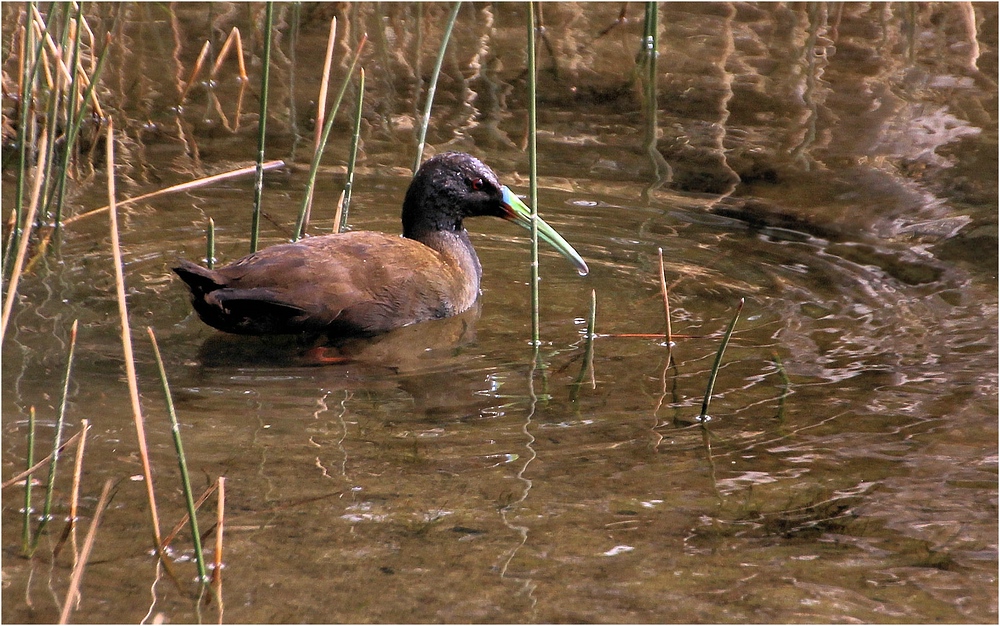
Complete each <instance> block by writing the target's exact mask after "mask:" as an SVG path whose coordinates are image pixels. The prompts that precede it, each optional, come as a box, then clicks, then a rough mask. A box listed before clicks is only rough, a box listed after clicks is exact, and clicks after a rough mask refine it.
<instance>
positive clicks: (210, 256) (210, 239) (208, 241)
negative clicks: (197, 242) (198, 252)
mask: <svg viewBox="0 0 1000 626" xmlns="http://www.w3.org/2000/svg"><path fill="white" fill-rule="evenodd" d="M205 265H206V266H207V267H208V269H210V270H211V269H215V220H214V219H212V218H208V228H207V229H206V230H205Z"/></svg>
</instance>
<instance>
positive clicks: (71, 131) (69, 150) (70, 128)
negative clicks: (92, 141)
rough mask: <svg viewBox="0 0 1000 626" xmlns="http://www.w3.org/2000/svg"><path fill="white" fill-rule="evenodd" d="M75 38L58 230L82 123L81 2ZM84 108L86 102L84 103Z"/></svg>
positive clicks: (57, 200)
mask: <svg viewBox="0 0 1000 626" xmlns="http://www.w3.org/2000/svg"><path fill="white" fill-rule="evenodd" d="M75 21H76V36H75V37H74V38H73V55H72V57H71V58H70V65H69V71H70V72H71V74H70V76H71V79H70V83H69V91H67V92H66V107H67V111H66V122H65V123H66V129H67V130H66V143H64V144H63V153H62V163H61V164H60V167H59V180H58V182H57V184H56V191H55V201H54V204H55V212H56V213H55V226H56V228H59V223H60V222H61V221H62V205H63V195H64V194H65V192H66V179H67V177H68V176H69V163H70V160H71V156H72V154H73V149H74V147H75V145H76V144H75V141H76V136H77V135H78V134H79V126H76V128H74V126H75V125H77V124H79V123H82V121H83V118H82V116H81V117H80V118H79V119H78V118H77V113H76V100H77V98H76V96H77V91H78V90H79V87H78V86H77V81H78V80H79V76H80V73H79V72H78V71H77V69H78V68H77V65H78V64H79V62H80V33H81V31H82V30H83V3H82V2H81V3H80V4H79V5H77V9H76V20H75ZM66 26H67V27H66V30H65V32H64V33H63V41H64V45H63V47H64V48H65V41H66V37H67V36H68V35H69V24H67V25H66ZM84 106H86V102H84Z"/></svg>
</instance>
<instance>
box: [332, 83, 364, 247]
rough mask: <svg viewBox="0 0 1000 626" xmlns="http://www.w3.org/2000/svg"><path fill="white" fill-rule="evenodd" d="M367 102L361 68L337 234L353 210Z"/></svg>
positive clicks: (345, 225)
mask: <svg viewBox="0 0 1000 626" xmlns="http://www.w3.org/2000/svg"><path fill="white" fill-rule="evenodd" d="M364 102H365V68H361V79H360V81H359V83H358V101H357V106H356V107H355V111H354V133H353V134H352V135H351V155H350V157H349V158H348V161H347V183H345V185H344V209H343V211H342V212H341V214H340V223H339V224H337V232H338V233H339V232H343V230H344V229H345V228H346V227H347V212H348V211H349V210H350V208H351V190H352V189H353V188H354V166H355V164H356V163H357V161H358V139H359V137H360V136H361V107H362V105H363V104H364Z"/></svg>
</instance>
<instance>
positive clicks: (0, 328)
mask: <svg viewBox="0 0 1000 626" xmlns="http://www.w3.org/2000/svg"><path fill="white" fill-rule="evenodd" d="M48 148H49V134H48V129H45V128H43V129H42V136H41V138H40V139H39V141H38V154H47V153H48ZM43 169H44V168H43V165H42V164H41V163H36V164H35V184H34V186H33V187H32V188H31V200H30V201H29V202H28V214H27V215H26V216H25V218H24V232H23V233H22V234H21V240H20V241H19V242H18V244H17V256H16V257H15V258H14V268H13V269H12V270H11V274H10V281H9V282H8V283H7V297H6V298H5V299H4V303H3V313H2V319H0V345H2V344H3V339H4V336H6V334H7V323H8V322H9V321H10V313H11V310H12V309H13V308H14V296H16V295H17V283H18V282H19V281H20V280H21V270H22V268H23V267H24V255H25V254H26V253H27V251H28V241H29V240H30V239H31V229H32V227H33V226H34V223H35V213H37V212H38V198H39V195H40V194H41V189H42V178H43V176H42V171H43Z"/></svg>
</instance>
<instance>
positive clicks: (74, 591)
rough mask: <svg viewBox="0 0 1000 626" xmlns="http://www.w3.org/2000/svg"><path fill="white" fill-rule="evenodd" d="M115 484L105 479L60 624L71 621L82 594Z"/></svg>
mask: <svg viewBox="0 0 1000 626" xmlns="http://www.w3.org/2000/svg"><path fill="white" fill-rule="evenodd" d="M113 484H114V479H112V478H109V479H107V480H106V481H104V489H102V490H101V498H100V500H98V501H97V508H96V509H95V510H94V519H93V520H92V521H91V522H90V528H88V529H87V538H86V539H85V540H84V542H83V550H82V551H81V553H80V559H79V560H78V561H77V562H76V566H75V567H74V568H73V575H72V576H71V577H70V582H69V591H67V592H66V600H65V601H64V602H63V606H62V612H61V613H60V614H59V623H60V624H65V623H66V622H67V621H69V613H70V611H71V610H72V609H73V604H74V600H76V598H77V596H79V595H80V582H81V581H82V580H83V569H84V568H85V567H86V566H87V561H88V560H89V559H90V553H91V551H92V550H93V549H94V540H95V539H96V537H97V527H98V526H99V525H100V523H101V515H102V514H103V513H104V509H105V508H107V506H108V498H109V497H110V494H111V486H112V485H113Z"/></svg>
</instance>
